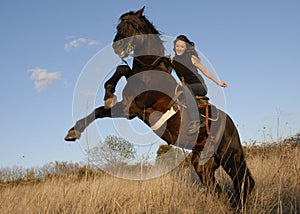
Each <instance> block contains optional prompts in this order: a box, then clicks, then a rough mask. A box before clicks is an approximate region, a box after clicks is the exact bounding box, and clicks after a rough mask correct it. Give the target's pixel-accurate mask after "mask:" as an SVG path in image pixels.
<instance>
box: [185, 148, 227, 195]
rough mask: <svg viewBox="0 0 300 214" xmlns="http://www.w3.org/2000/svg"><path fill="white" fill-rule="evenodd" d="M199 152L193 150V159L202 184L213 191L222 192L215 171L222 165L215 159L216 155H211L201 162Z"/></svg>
mask: <svg viewBox="0 0 300 214" xmlns="http://www.w3.org/2000/svg"><path fill="white" fill-rule="evenodd" d="M199 156H200V155H199V154H195V153H194V152H192V157H191V161H192V164H193V166H194V168H195V170H196V173H197V174H198V176H199V178H200V181H201V183H202V184H204V185H205V186H207V188H208V190H209V191H210V192H211V193H217V194H220V193H221V192H222V189H221V187H220V186H219V184H218V183H217V182H216V178H215V171H216V169H217V168H218V167H219V166H220V165H219V163H217V161H216V160H215V157H214V156H213V157H211V158H210V159H209V160H207V161H206V162H205V163H203V164H201V163H200V161H199Z"/></svg>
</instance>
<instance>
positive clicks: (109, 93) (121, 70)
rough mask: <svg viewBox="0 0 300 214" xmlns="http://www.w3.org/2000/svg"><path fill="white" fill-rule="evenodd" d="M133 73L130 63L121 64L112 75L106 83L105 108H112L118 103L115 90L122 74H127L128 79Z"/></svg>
mask: <svg viewBox="0 0 300 214" xmlns="http://www.w3.org/2000/svg"><path fill="white" fill-rule="evenodd" d="M130 73H131V69H130V67H129V66H128V65H119V66H118V67H117V69H116V71H115V73H114V74H113V75H112V77H111V78H110V79H109V80H107V81H106V82H105V84H104V88H105V95H104V103H105V108H107V109H108V108H111V107H112V106H114V105H115V104H116V97H115V95H114V92H115V91H116V85H117V83H118V81H119V80H120V79H121V77H122V76H125V77H126V79H127V78H128V77H129V75H130Z"/></svg>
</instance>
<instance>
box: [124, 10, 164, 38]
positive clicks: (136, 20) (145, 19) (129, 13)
mask: <svg viewBox="0 0 300 214" xmlns="http://www.w3.org/2000/svg"><path fill="white" fill-rule="evenodd" d="M125 17H126V18H127V17H130V19H131V20H132V21H133V22H134V23H138V24H141V23H143V22H140V19H142V20H143V21H144V23H146V25H147V26H146V27H148V28H149V29H150V31H151V33H152V34H158V35H160V32H159V31H158V30H157V29H156V28H155V26H154V25H153V24H152V23H151V22H150V21H149V20H148V19H147V18H146V17H145V16H144V15H141V16H140V17H137V16H135V12H133V11H130V12H127V13H124V14H123V15H121V17H120V20H122V19H123V18H125Z"/></svg>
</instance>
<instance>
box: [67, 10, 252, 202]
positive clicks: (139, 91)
mask: <svg viewBox="0 0 300 214" xmlns="http://www.w3.org/2000/svg"><path fill="white" fill-rule="evenodd" d="M143 11H144V8H142V9H140V10H138V11H137V12H128V13H125V14H123V15H122V16H121V17H120V23H119V24H118V26H117V34H116V36H115V38H114V43H113V49H114V51H115V53H116V54H118V55H119V56H120V57H121V58H124V57H127V56H128V55H129V54H130V53H133V57H134V59H133V66H132V69H130V68H129V67H128V66H119V67H118V69H117V71H116V73H115V74H114V75H113V76H112V78H111V79H110V80H108V82H107V83H106V84H105V87H106V95H105V96H106V99H109V98H111V97H112V96H113V92H114V87H115V84H116V81H118V80H119V79H120V77H121V76H122V75H123V76H125V77H126V78H127V84H126V86H125V88H124V90H123V100H122V101H121V102H117V103H116V104H115V105H114V106H113V107H111V108H105V107H104V106H101V107H99V108H96V109H95V110H94V111H93V112H92V113H91V114H90V115H88V116H87V117H85V118H82V119H81V120H79V121H77V123H76V124H75V126H74V127H73V128H72V129H70V130H69V132H68V135H67V136H66V138H65V140H68V141H74V140H76V139H79V137H80V134H81V133H82V132H83V131H84V129H85V128H86V127H87V126H88V125H89V124H90V123H91V122H93V121H94V120H95V119H97V118H104V117H125V118H128V119H132V118H135V117H138V118H139V119H141V120H142V121H144V122H145V123H146V124H147V125H148V126H150V127H151V126H153V125H154V124H155V123H156V122H157V121H158V120H159V119H160V118H161V116H162V115H163V114H164V113H165V112H167V111H168V109H169V108H170V106H174V109H177V112H176V113H175V114H174V115H173V116H172V117H170V118H169V119H168V120H167V122H165V123H164V124H163V125H162V126H161V127H160V128H158V129H155V130H154V132H155V133H156V134H157V135H158V136H159V137H160V138H162V139H163V140H164V141H166V142H167V143H168V144H171V145H178V146H181V147H184V148H192V154H191V160H192V163H193V165H194V168H195V170H196V172H197V174H198V175H199V177H200V180H201V181H202V183H203V184H205V185H207V186H208V187H209V188H210V189H213V190H214V191H216V192H220V191H221V188H220V186H219V185H218V184H217V183H216V182H215V176H214V172H215V170H216V169H217V168H219V167H220V166H222V167H223V169H224V170H225V171H226V173H227V174H228V175H229V176H230V178H231V179H232V181H233V185H234V190H235V191H234V194H233V197H232V202H233V204H236V205H239V206H240V205H243V204H244V203H245V202H246V198H247V195H248V194H249V193H250V192H251V190H252V189H253V187H254V180H253V178H252V176H251V174H250V171H249V169H248V168H247V165H246V162H245V157H244V153H243V150H242V146H241V143H240V139H239V134H238V131H237V129H236V127H235V125H234V123H233V121H232V120H231V118H230V117H229V116H228V115H227V114H226V113H224V112H222V111H220V110H216V111H217V115H218V117H217V118H218V119H217V120H216V121H215V122H210V123H209V124H207V125H208V126H210V134H209V133H208V132H207V129H206V128H201V129H200V130H199V133H198V135H195V136H187V135H186V128H187V122H188V121H187V120H186V118H187V117H186V115H187V114H186V110H185V109H182V108H181V109H180V110H178V105H177V104H175V105H174V104H173V103H174V102H172V100H173V97H174V96H175V88H176V86H177V83H176V81H175V80H174V79H173V77H172V76H171V75H170V69H169V66H170V64H169V63H170V61H169V60H168V59H167V58H165V57H164V46H163V42H162V40H161V38H160V34H159V32H158V31H157V30H156V29H155V27H154V26H153V25H152V24H151V23H150V22H149V21H148V20H147V19H146V18H145V17H144V16H143Z"/></svg>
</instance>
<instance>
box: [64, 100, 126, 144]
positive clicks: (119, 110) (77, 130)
mask: <svg viewBox="0 0 300 214" xmlns="http://www.w3.org/2000/svg"><path fill="white" fill-rule="evenodd" d="M104 117H126V115H125V114H124V106H123V104H122V103H121V102H119V103H117V104H116V105H115V106H114V107H113V108H111V109H106V108H104V106H101V107H99V108H96V109H95V110H94V111H93V112H92V113H90V114H89V115H88V116H87V117H84V118H82V119H80V120H78V121H77V122H76V124H75V126H74V127H73V128H71V129H70V130H69V131H68V134H67V136H66V137H65V140H66V141H75V140H76V139H79V138H80V135H81V133H82V132H83V131H84V130H85V128H86V127H87V126H88V125H90V124H91V123H92V122H93V121H94V120H95V119H98V118H104Z"/></svg>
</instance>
